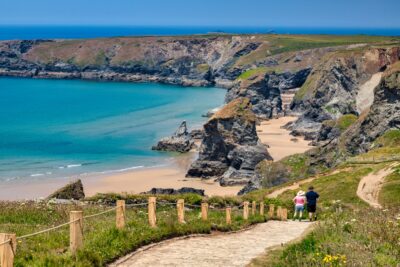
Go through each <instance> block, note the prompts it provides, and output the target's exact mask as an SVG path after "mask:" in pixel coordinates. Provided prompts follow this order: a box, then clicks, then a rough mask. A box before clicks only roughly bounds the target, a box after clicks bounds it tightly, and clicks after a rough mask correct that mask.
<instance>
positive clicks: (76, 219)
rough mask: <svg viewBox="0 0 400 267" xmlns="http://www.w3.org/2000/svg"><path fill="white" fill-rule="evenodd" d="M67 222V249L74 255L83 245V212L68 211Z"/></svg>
mask: <svg viewBox="0 0 400 267" xmlns="http://www.w3.org/2000/svg"><path fill="white" fill-rule="evenodd" d="M69 220H70V222H71V223H70V225H69V248H70V250H71V253H72V255H75V253H76V251H77V250H78V249H80V248H81V247H82V245H83V211H70V213H69Z"/></svg>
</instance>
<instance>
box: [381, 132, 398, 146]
mask: <svg viewBox="0 0 400 267" xmlns="http://www.w3.org/2000/svg"><path fill="white" fill-rule="evenodd" d="M375 145H376V146H379V147H380V146H386V147H393V146H400V130H389V131H387V132H386V133H385V134H384V135H382V136H381V137H379V138H378V139H377V140H376V141H375Z"/></svg>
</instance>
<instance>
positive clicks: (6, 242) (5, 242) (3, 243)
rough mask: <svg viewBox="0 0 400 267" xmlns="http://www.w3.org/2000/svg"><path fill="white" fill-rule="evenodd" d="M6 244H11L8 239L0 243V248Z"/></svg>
mask: <svg viewBox="0 0 400 267" xmlns="http://www.w3.org/2000/svg"><path fill="white" fill-rule="evenodd" d="M8 243H11V239H8V240H6V241H4V242H2V243H0V246H2V245H5V244H8Z"/></svg>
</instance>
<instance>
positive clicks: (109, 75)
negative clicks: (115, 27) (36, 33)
mask: <svg viewBox="0 0 400 267" xmlns="http://www.w3.org/2000/svg"><path fill="white" fill-rule="evenodd" d="M260 44H261V42H260V41H259V40H257V39H251V38H250V37H248V36H223V35H222V36H219V37H215V36H211V37H201V36H199V37H192V36H187V37H138V38H129V37H125V38H122V37H121V38H104V39H81V40H53V41H47V40H46V41H41V40H38V41H0V75H8V76H25V77H38V78H58V79H91V80H112V81H150V82H163V83H170V84H179V85H184V86H210V85H214V84H217V85H218V86H223V87H229V86H231V84H232V80H234V79H235V78H236V77H237V75H239V74H240V73H241V71H242V70H241V69H240V68H232V65H233V64H234V62H235V61H236V60H237V59H238V58H240V57H243V56H246V55H247V54H249V53H251V52H253V51H254V50H256V49H257V48H258V46H259V45H260Z"/></svg>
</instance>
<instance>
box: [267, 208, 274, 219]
mask: <svg viewBox="0 0 400 267" xmlns="http://www.w3.org/2000/svg"><path fill="white" fill-rule="evenodd" d="M274 215H275V205H274V204H269V211H268V217H269V219H270V220H272V219H273V218H274Z"/></svg>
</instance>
